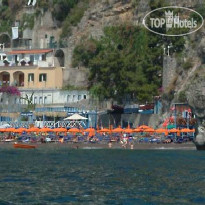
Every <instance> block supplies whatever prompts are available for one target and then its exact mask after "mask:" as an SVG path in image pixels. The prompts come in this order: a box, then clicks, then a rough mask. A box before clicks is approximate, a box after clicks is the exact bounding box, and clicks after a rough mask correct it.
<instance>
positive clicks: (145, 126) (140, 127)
mask: <svg viewBox="0 0 205 205" xmlns="http://www.w3.org/2000/svg"><path fill="white" fill-rule="evenodd" d="M148 128H151V127H149V126H147V125H140V126H139V127H138V129H143V130H145V129H148Z"/></svg>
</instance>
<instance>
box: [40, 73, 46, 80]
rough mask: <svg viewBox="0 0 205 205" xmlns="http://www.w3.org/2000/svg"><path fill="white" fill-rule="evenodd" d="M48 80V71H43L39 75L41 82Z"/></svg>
mask: <svg viewBox="0 0 205 205" xmlns="http://www.w3.org/2000/svg"><path fill="white" fill-rule="evenodd" d="M45 81H47V74H46V73H42V74H40V75H39V82H45Z"/></svg>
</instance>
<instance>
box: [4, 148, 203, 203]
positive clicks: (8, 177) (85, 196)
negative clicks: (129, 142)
mask: <svg viewBox="0 0 205 205" xmlns="http://www.w3.org/2000/svg"><path fill="white" fill-rule="evenodd" d="M204 173H205V155H204V152H197V151H176V150H173V151H171V150H156V151H152V150H149V151H137V150H99V149H98V150H80V149H79V150H69V149H67V148H65V147H64V148H53V149H50V148H44V149H42V148H41V149H36V150H15V149H12V148H10V149H9V148H0V204H68V203H71V204H82V203H84V204H161V203H164V204H179V203H181V204H195V203H196V204H204V203H205V176H204Z"/></svg>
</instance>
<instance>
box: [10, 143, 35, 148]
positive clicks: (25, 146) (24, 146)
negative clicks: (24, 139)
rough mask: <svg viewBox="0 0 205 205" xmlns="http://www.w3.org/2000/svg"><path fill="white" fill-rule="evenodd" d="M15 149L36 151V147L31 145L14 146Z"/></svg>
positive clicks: (16, 144)
mask: <svg viewBox="0 0 205 205" xmlns="http://www.w3.org/2000/svg"><path fill="white" fill-rule="evenodd" d="M13 146H14V148H22V149H35V148H36V145H29V144H18V143H15V144H13Z"/></svg>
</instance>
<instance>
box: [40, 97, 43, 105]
mask: <svg viewBox="0 0 205 205" xmlns="http://www.w3.org/2000/svg"><path fill="white" fill-rule="evenodd" d="M42 100H43V99H42V97H39V104H40V105H41V104H43V102H42Z"/></svg>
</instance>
